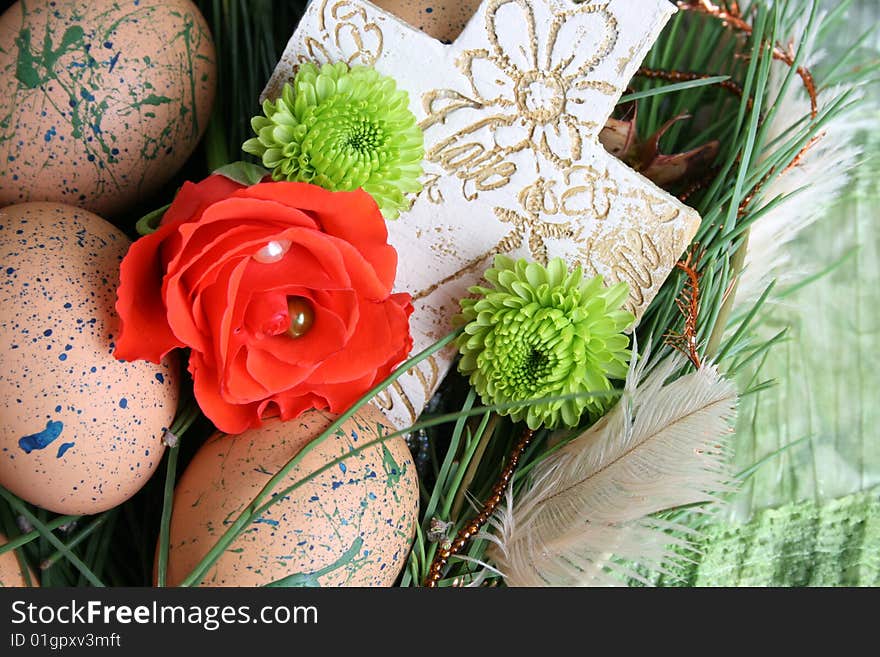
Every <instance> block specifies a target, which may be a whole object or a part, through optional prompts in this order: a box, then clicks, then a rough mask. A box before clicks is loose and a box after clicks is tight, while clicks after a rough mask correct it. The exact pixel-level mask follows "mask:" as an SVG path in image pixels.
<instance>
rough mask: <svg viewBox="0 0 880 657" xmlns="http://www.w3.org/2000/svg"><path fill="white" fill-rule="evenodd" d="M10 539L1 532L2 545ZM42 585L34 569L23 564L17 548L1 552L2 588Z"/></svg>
mask: <svg viewBox="0 0 880 657" xmlns="http://www.w3.org/2000/svg"><path fill="white" fill-rule="evenodd" d="M7 541H8V539H7V538H6V537H5V536H4V535H3V534H0V546H2V545H5V544H6V543H7ZM39 585H40V582H39V580H38V579H37V576H36V575H34V571H33V570H31V569H30V568H28V567H27V566H25V567H24V568H22V564H21V563H20V562H19V560H18V556H17V555H16V551H15V550H10V551H9V552H4V553H3V554H0V588H2V587H7V588H12V587H24V586H31V587H38V586H39Z"/></svg>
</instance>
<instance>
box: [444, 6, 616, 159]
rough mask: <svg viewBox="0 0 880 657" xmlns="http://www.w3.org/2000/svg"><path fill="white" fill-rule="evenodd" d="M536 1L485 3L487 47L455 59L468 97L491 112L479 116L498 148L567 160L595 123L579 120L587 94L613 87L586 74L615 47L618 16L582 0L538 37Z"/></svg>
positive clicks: (575, 155)
mask: <svg viewBox="0 0 880 657" xmlns="http://www.w3.org/2000/svg"><path fill="white" fill-rule="evenodd" d="M536 4H544V3H543V2H541V0H539V2H529V1H528V0H494V1H493V2H491V3H490V5H491V6H490V7H489V11H488V13H487V16H486V29H487V33H488V36H489V42H490V44H491V46H492V47H491V49H490V50H486V49H477V50H468V51H465V52H464V53H463V55H462V57H461V58H460V59H459V61H458V65H459V68H460V69H461V70H462V72H463V73H464V74H465V76H466V77H467V79H468V81H469V82H470V85H471V87H472V89H473V94H474V100H476V101H478V102H479V103H480V104H481V105H483V107H484V108H486V109H487V110H488V111H490V112H495V113H496V114H495V115H494V116H491V117H489V118H488V119H485V120H484V121H483V122H484V123H485V124H486V125H491V126H492V127H493V133H494V140H495V143H496V144H497V146H498V147H499V148H501V149H503V150H505V151H507V152H518V151H521V150H523V149H526V148H531V149H533V150H534V151H535V152H539V153H541V154H543V155H544V156H545V157H547V158H548V159H549V160H550V161H552V162H553V163H555V164H556V165H558V166H568V165H570V164H571V163H572V161H576V160H578V159H579V158H580V156H581V147H582V145H583V142H584V141H585V140H586V139H589V138H592V137H593V136H595V135H596V133H597V131H598V129H599V126H598V125H597V124H596V123H595V122H594V121H589V120H586V119H585V118H584V117H585V115H586V114H587V112H586V109H587V101H588V97H589V94H590V93H595V92H599V93H602V94H607V95H612V94H614V93H616V92H617V89H615V88H614V86H613V85H611V84H609V83H604V82H600V81H595V80H590V79H589V74H590V72H591V71H592V70H593V69H594V68H595V67H596V66H597V65H598V64H599V62H601V61H602V60H603V59H604V58H605V57H607V56H608V54H609V53H610V52H611V51H612V49H613V48H614V45H615V42H616V39H617V37H616V35H617V30H616V22H615V19H614V16H613V15H612V14H611V13H609V12H608V10H607V9H606V8H605V6H604V5H594V4H582V5H578V6H576V7H575V8H574V9H571V10H568V11H563V12H554V13H553V14H552V19H551V24H550V28H549V29H542V30H540V35H541V36H540V37H539V30H537V29H536V23H535V9H534V5H536ZM584 39H586V43H585V42H584Z"/></svg>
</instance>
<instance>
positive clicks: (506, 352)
mask: <svg viewBox="0 0 880 657" xmlns="http://www.w3.org/2000/svg"><path fill="white" fill-rule="evenodd" d="M485 278H486V280H487V281H489V283H492V284H493V285H494V287H492V288H488V287H481V286H474V287H472V288H470V292H471V294H475V295H478V298H476V299H474V298H466V299H462V300H461V302H460V305H461V314H460V315H457V316H456V322H458V323H459V324H464V327H465V328H464V332H463V333H462V335H461V336H460V337H459V338H458V341H457V345H458V348H459V351H460V352H461V360H460V361H459V365H458V367H459V370H460V371H461V372H462V373H463V374H465V375H467V376H469V377H470V381H471V385H473V386H474V388H475V389H476V391H477V392H478V393H479V394H480V397H481V398H482V400H483V403H484V404H488V405H493V404H509V403H511V402H518V401H526V400H535V399H541V398H546V397H559V396H563V395H566V394H572V393H574V394H577V393H588V392H603V391H609V390H611V389H612V386H611V382H610V380H609V378H615V379H621V378H623V377H624V376H625V375H626V371H627V364H628V362H629V357H630V352H629V351H628V350H627V346H628V345H629V338H628V337H627V336H625V335H623V334H622V331H624V330H626V329H627V328H628V327H629V326H630V325H631V324H632V323H633V321H634V319H635V318H634V317H633V315H632V314H631V313H629V312H626V311H624V310H621V309H620V306H621V305H622V304H623V303H624V301H625V300H626V298H627V296H628V294H629V289H628V287H627V285H626V283H618V284H617V285H613V286H611V287H605V285H604V284H603V281H602V277H601V276H597V277H596V278H593V279H589V280H584V277H583V271H582V270H581V268H580V267H576V268H575V269H574V270H572V271H571V272H569V271H568V269H567V268H566V265H565V262H564V261H563V260H562V259H559V258H557V259H554V260H552V261H551V262H550V263H549V264H548V266H547V267H546V268H545V267H542V266H541V265H539V264H537V263H529V262H527V261H525V260H518V261H514V260H512V259H511V258H508V257H506V256H497V257H496V258H495V266H494V267H493V268H492V269H489V270H488V271H487V272H486V274H485ZM610 403H611V400H610V399H609V398H607V397H589V396H584V397H578V398H575V399H571V400H565V401H556V402H540V401H538V402H531V403H530V404H529V405H528V406H523V407H517V408H513V409H512V410H509V411H504V413H507V414H509V415H510V416H511V417H512V418H513V419H514V420H517V421H525V422H526V423H527V424H528V426H529V427H530V428H532V429H537V428H539V427H541V426H546V427H548V428H555V427H557V426H559V425H566V426H569V427H576V426H577V425H578V423H579V422H580V420H581V417H582V416H583V414H584V413H585V412H586V413H589V415H590V417H591V418H593V419H595V418H597V417H599V416H601V415H602V414H604V413H605V411H606V410H607V409H608V406H609V405H610Z"/></svg>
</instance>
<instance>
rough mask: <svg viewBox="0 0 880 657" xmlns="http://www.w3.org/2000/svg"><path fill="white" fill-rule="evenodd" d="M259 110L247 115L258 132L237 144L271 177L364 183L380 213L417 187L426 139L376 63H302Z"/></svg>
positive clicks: (403, 203) (348, 185)
mask: <svg viewBox="0 0 880 657" xmlns="http://www.w3.org/2000/svg"><path fill="white" fill-rule="evenodd" d="M263 113H264V114H265V117H262V116H257V117H254V118H253V119H252V121H251V126H252V128H253V130H254V133H255V134H256V135H257V137H256V138H253V139H249V140H247V141H246V142H245V144H244V145H243V147H242V148H243V150H244V151H245V152H247V153H250V154H252V155H256V156H257V157H259V158H261V159H262V162H263V165H264V166H266V167H268V168H269V169H271V170H272V178H273V179H274V180H289V181H299V182H310V183H313V184H316V185H320V186H322V187H325V188H327V189H330V190H333V191H351V190H354V189H358V188H363V189H364V191H366V192H367V193H368V194H370V195H371V196H372V197H373V199H374V200H375V201H376V204H377V205H378V206H379V209H380V210H381V212H382V215H383V216H384V217H385V218H386V219H396V218H397V217H398V216H399V215H400V212H401V211H404V210H407V209H409V207H410V205H411V203H412V200H411V196H410V195H412V194H416V193H418V192H419V191H420V190H421V189H422V184H421V182H420V180H419V178H420V177H421V175H422V171H423V170H422V159H423V158H424V155H425V150H424V138H423V135H422V131H421V129H420V128H419V126H418V124H417V122H416V117H415V116H414V115H413V114H412V112H410V111H409V96H408V95H407V93H406V92H405V91H403V90H400V89H398V88H397V84H396V83H395V81H394V80H393V79H392V78H389V77H386V76H382V75H380V74H379V73H378V72H377V71H375V70H374V69H371V68H367V67H364V66H355V67H353V68H349V67H348V66H347V65H346V64H345V63H344V62H338V63H336V64H324V65H323V66H322V67H321V68H318V67H317V66H315V65H314V64H311V63H306V64H303V65H301V66H300V68H299V70H298V71H297V74H296V76H295V77H294V79H293V82H292V84H286V85H284V88H283V90H282V92H281V97H280V98H279V99H277V100H276V101H275V102H272V101H269V100H267V101H265V102H264V103H263Z"/></svg>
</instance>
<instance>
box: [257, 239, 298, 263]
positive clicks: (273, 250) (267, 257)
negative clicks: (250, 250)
mask: <svg viewBox="0 0 880 657" xmlns="http://www.w3.org/2000/svg"><path fill="white" fill-rule="evenodd" d="M289 250H290V240H272V241H271V242H269V243H268V244H266V246H264V247H263V248H262V249H260V250H259V251H257V252H256V253H255V254H254V260H256V261H257V262H259V263H262V264H264V265H271V264H272V263H273V262H278V261H279V260H281V258H283V257H284V254H285V253H287V252H288V251H289Z"/></svg>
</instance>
